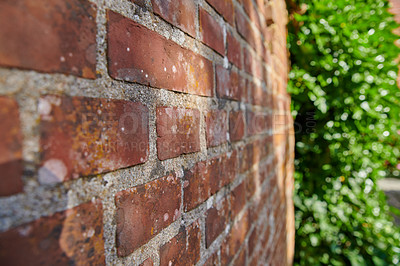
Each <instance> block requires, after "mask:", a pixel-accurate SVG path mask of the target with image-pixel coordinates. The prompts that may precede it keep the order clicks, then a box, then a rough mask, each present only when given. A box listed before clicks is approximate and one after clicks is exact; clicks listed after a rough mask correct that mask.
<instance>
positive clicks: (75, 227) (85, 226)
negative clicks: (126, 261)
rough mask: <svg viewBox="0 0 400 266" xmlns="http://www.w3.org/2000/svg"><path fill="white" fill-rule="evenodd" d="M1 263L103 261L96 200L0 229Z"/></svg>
mask: <svg viewBox="0 0 400 266" xmlns="http://www.w3.org/2000/svg"><path fill="white" fill-rule="evenodd" d="M0 261H1V262H2V265H84V264H89V265H105V257H104V240H103V211H102V204H101V203H100V202H99V201H95V202H90V203H85V204H81V205H79V206H77V207H75V208H73V209H69V210H66V211H64V212H58V213H56V214H54V215H52V216H49V217H43V218H40V219H38V220H36V221H34V222H31V223H28V224H25V225H21V226H18V227H17V228H14V229H11V230H9V231H6V232H3V233H0Z"/></svg>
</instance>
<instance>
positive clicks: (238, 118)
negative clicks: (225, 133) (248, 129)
mask: <svg viewBox="0 0 400 266" xmlns="http://www.w3.org/2000/svg"><path fill="white" fill-rule="evenodd" d="M244 124H245V123H244V115H243V112H242V111H236V112H235V111H231V112H230V113H229V138H230V140H231V141H238V140H241V139H242V138H243V137H244Z"/></svg>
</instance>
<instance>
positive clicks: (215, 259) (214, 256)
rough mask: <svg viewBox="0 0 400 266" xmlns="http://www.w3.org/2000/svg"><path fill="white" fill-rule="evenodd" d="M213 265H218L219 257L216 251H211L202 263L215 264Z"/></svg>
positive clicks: (210, 265) (211, 265)
mask: <svg viewBox="0 0 400 266" xmlns="http://www.w3.org/2000/svg"><path fill="white" fill-rule="evenodd" d="M215 265H219V259H218V254H217V253H213V254H212V255H211V256H210V257H208V259H207V260H206V262H205V263H204V266H215Z"/></svg>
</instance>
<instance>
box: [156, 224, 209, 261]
mask: <svg viewBox="0 0 400 266" xmlns="http://www.w3.org/2000/svg"><path fill="white" fill-rule="evenodd" d="M200 239H201V232H200V224H199V221H196V222H194V223H192V224H191V225H189V226H188V227H186V228H183V229H182V230H181V231H180V232H179V233H178V235H176V236H175V237H174V238H172V239H171V240H170V241H168V242H167V243H166V244H164V245H163V246H161V248H160V265H162V266H167V265H195V264H196V263H197V262H198V261H199V259H200Z"/></svg>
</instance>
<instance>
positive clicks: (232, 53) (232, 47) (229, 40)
mask: <svg viewBox="0 0 400 266" xmlns="http://www.w3.org/2000/svg"><path fill="white" fill-rule="evenodd" d="M226 49H227V57H228V60H229V61H230V62H231V63H232V64H234V65H235V66H236V67H238V68H242V59H241V58H242V46H241V45H240V42H239V41H238V39H236V38H235V36H234V35H233V34H232V32H231V31H227V34H226Z"/></svg>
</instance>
